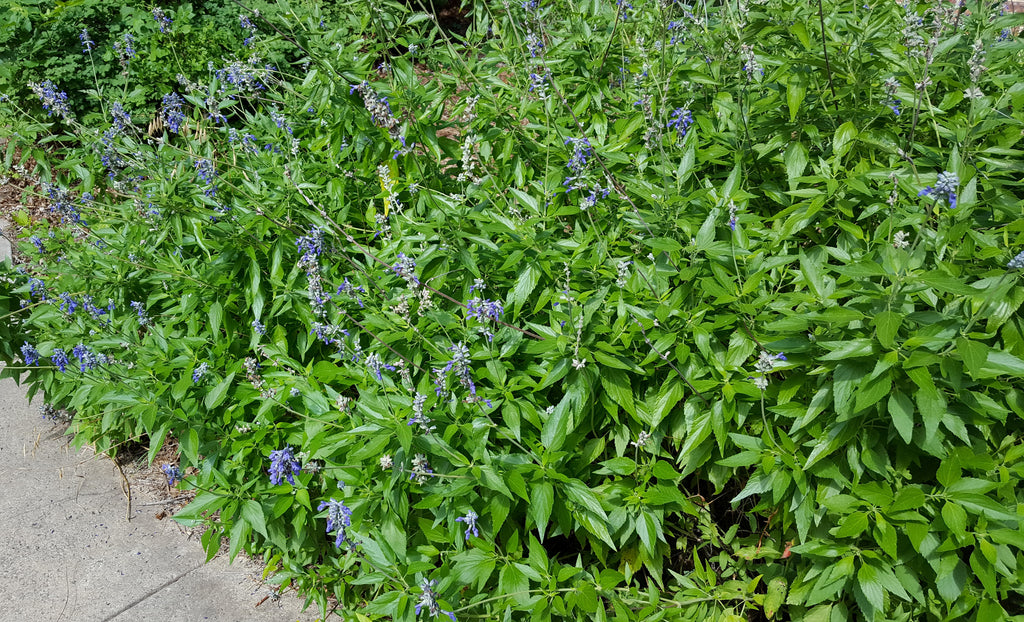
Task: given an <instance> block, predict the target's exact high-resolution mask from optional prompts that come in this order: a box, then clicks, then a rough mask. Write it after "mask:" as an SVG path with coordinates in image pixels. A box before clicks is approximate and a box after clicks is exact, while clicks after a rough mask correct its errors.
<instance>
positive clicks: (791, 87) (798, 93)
mask: <svg viewBox="0 0 1024 622" xmlns="http://www.w3.org/2000/svg"><path fill="white" fill-rule="evenodd" d="M805 97H807V78H806V77H805V76H804V74H803V73H793V74H792V75H790V76H789V83H788V84H787V85H786V104H787V105H788V106H789V122H790V123H792V122H793V121H795V120H796V114H797V112H799V111H800V104H802V103H804V98H805Z"/></svg>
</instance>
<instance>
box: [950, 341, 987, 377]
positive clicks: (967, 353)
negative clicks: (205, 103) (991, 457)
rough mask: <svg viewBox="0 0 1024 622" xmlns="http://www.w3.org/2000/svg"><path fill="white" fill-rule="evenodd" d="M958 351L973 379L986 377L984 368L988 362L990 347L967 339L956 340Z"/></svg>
mask: <svg viewBox="0 0 1024 622" xmlns="http://www.w3.org/2000/svg"><path fill="white" fill-rule="evenodd" d="M956 351H957V354H959V355H960V358H961V359H962V360H963V362H964V367H966V368H967V373H969V374H970V375H971V377H973V378H982V377H984V375H983V374H984V372H983V369H982V367H983V366H984V365H985V363H986V362H987V360H988V355H989V347H988V346H987V345H985V344H983V343H981V342H978V341H971V340H970V339H967V338H965V337H959V338H957V340H956Z"/></svg>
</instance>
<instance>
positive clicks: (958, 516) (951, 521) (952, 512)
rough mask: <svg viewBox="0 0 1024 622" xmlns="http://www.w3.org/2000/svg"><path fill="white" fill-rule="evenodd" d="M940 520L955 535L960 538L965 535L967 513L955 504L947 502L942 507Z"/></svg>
mask: <svg viewBox="0 0 1024 622" xmlns="http://www.w3.org/2000/svg"><path fill="white" fill-rule="evenodd" d="M942 520H943V522H945V523H946V527H948V528H949V530H950V531H952V532H953V533H954V534H955V535H957V536H959V537H961V538H962V537H964V536H965V535H966V534H967V512H966V511H964V509H963V508H962V507H960V506H959V505H957V504H956V503H953V502H952V501H947V502H946V503H945V504H944V505H943V506H942Z"/></svg>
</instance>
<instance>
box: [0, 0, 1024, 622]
mask: <svg viewBox="0 0 1024 622" xmlns="http://www.w3.org/2000/svg"><path fill="white" fill-rule="evenodd" d="M471 14H472V17H473V20H474V21H473V26H472V27H471V28H470V29H469V30H468V32H467V33H466V35H465V37H461V36H457V35H453V34H450V33H448V32H446V31H445V30H443V29H439V28H438V27H436V26H435V25H434V22H433V21H432V20H431V19H429V16H427V15H426V14H425V13H422V12H418V11H416V10H414V9H410V8H409V7H407V6H405V5H402V4H391V3H386V2H380V3H372V4H371V5H370V10H366V5H365V4H355V3H353V4H346V5H343V6H342V8H341V10H340V17H339V18H338V19H336V20H330V21H324V22H320V21H319V19H318V16H317V15H314V14H305V13H303V12H302V11H300V10H298V9H296V12H295V13H288V14H282V15H278V16H274V17H272V18H271V19H270V21H269V22H265V21H261V20H264V19H265V16H262V15H256V14H255V13H250V14H247V16H246V17H247V19H250V20H251V22H250V23H251V24H252V27H253V29H254V30H253V32H254V33H262V34H254V39H253V41H251V43H252V46H253V48H252V50H253V51H252V52H248V53H247V54H250V53H251V54H254V55H258V54H259V53H260V50H261V49H262V48H261V46H266V45H271V44H273V45H290V46H292V49H293V50H294V53H295V54H296V55H298V58H297V60H296V61H295V62H294V63H292V64H290V65H288V66H281V67H276V68H274V67H265V66H263V65H259V64H256V63H251V62H248V61H247V60H246V58H248V56H245V55H243V56H242V57H238V58H232V59H226V60H224V61H222V62H220V63H219V64H218V66H216V67H214V69H213V71H212V72H211V73H210V77H209V80H208V81H206V82H205V83H198V84H196V83H193V84H190V85H188V86H187V88H183V89H181V91H180V92H179V93H174V94H173V97H172V96H171V95H172V94H171V93H167V94H166V95H167V97H165V98H164V99H163V100H162V101H163V105H162V108H161V114H162V121H163V128H164V129H163V130H162V134H158V136H157V137H156V138H153V139H150V138H149V137H147V136H144V135H143V131H142V130H143V128H141V127H139V126H135V125H132V124H131V123H130V120H129V122H124V120H123V119H121V120H120V122H119V120H118V118H117V117H116V116H108V118H107V120H106V121H105V122H104V123H103V124H100V125H98V126H96V125H88V126H82V125H78V124H77V123H75V122H73V121H71V120H70V119H57V118H56V117H52V118H51V119H50V122H51V123H52V126H51V131H52V132H53V133H54V134H55V135H57V134H58V133H62V134H61V135H62V136H63V138H62V140H63V141H65V142H64V144H65V145H67V146H65V147H63V148H62V149H61V150H59V152H58V153H57V154H55V155H57V156H59V157H57V158H54V159H53V161H52V162H51V163H50V166H51V167H52V170H53V171H54V175H53V179H52V180H51V181H52V182H53V185H51V186H50V187H49V190H48V192H49V199H50V201H51V204H52V205H53V209H54V210H56V211H57V212H59V213H60V214H62V215H63V216H64V218H65V220H66V226H64V227H55V228H53V229H50V230H48V231H43V230H39V231H26V232H25V234H24V235H25V239H24V240H23V244H22V246H23V248H24V251H25V252H26V253H30V254H31V255H32V256H33V259H34V261H33V263H32V264H31V265H27V266H23V267H21V268H20V271H14V270H9V271H8V277H7V278H8V279H10V280H11V282H12V283H13V285H11V286H8V287H6V288H5V289H3V290H0V316H2V317H4V318H5V320H6V322H4V323H0V331H3V335H4V337H5V339H4V340H3V343H4V344H5V345H4V347H3V349H0V354H2V355H3V356H4V357H5V358H6V360H8V361H10V362H12V365H11V366H10V367H8V369H7V370H6V371H5V373H6V374H8V375H19V374H22V373H24V372H26V371H27V372H28V374H27V376H26V378H27V381H28V382H29V383H30V385H31V387H32V390H40V389H41V390H43V391H44V392H45V394H46V396H47V399H48V400H49V401H50V402H51V403H53V404H55V405H57V406H60V407H63V408H69V409H73V410H74V412H75V413H76V416H75V422H74V426H75V431H76V433H77V435H78V439H79V441H80V442H91V443H95V444H97V445H98V446H99V447H100V448H101V449H103V450H111V449H116V446H117V444H118V443H121V442H124V441H126V440H129V439H132V440H139V439H142V440H145V441H146V442H148V443H149V444H150V448H151V452H152V453H151V455H155V453H156V452H157V451H158V450H159V448H160V447H161V445H162V443H163V442H164V440H165V439H166V438H167V437H168V435H173V436H174V437H175V438H176V439H177V440H178V442H179V446H180V448H181V457H180V463H181V469H180V471H178V473H179V474H180V473H187V474H186V475H185V476H184V480H183V481H182V483H181V484H180V485H182V486H187V487H192V488H195V489H197V490H199V491H200V492H199V494H198V495H197V496H196V498H195V501H193V502H192V504H190V505H189V506H188V507H187V508H185V509H184V510H183V511H182V512H181V513H179V514H178V515H177V519H178V520H180V521H184V522H188V523H192V524H199V523H203V524H206V525H208V526H209V527H210V529H209V530H208V531H207V532H206V533H207V535H206V536H204V545H205V546H206V547H207V551H208V552H209V554H210V555H211V556H212V555H213V554H214V553H215V552H216V551H217V550H218V548H219V546H220V540H221V538H222V537H226V538H228V539H229V540H230V550H231V554H232V556H234V555H235V554H237V553H238V552H239V551H241V550H246V551H249V552H250V553H253V554H261V555H263V556H264V559H265V562H266V564H267V567H268V570H272V571H275V572H276V574H275V577H276V580H277V581H279V582H281V583H282V584H284V585H294V586H297V587H299V588H301V589H302V590H303V592H304V593H306V594H307V595H308V597H309V599H310V601H311V602H314V601H315V602H317V603H318V604H319V605H320V606H321V607H322V608H323V611H324V613H325V615H326V614H327V613H328V611H330V610H331V608H332V607H333V605H332V606H329V603H336V604H337V607H336V611H339V612H341V611H344V612H352V613H353V614H355V615H356V616H357V617H360V619H367V618H369V619H377V618H391V619H402V620H411V619H414V618H416V617H417V616H419V617H438V616H439V615H441V614H445V615H447V616H449V617H451V618H453V619H457V618H459V617H460V616H471V617H472V616H484V617H488V618H491V617H499V616H501V617H503V618H508V619H528V618H529V619H541V620H544V619H595V620H604V619H609V618H613V619H616V620H640V619H644V620H648V619H673V620H689V619H715V620H735V619H745V618H753V617H757V616H763V617H765V618H768V619H775V618H779V619H792V620H808V621H811V620H826V619H827V620H849V619H869V620H876V619H879V620H880V619H947V618H967V619H975V620H994V619H1000V618H1002V617H1008V616H1013V615H1019V614H1021V613H1022V611H1021V608H1022V605H1021V603H1022V600H1021V592H1020V581H1019V576H1020V564H1021V562H1022V561H1024V559H1022V550H1024V539H1022V536H1021V533H1022V532H1021V526H1020V518H1019V517H1020V515H1021V513H1020V510H1019V507H1021V506H1020V503H1021V501H1022V499H1021V493H1020V490H1021V486H1020V485H1019V481H1020V476H1021V472H1022V465H1024V461H1022V459H1024V450H1021V442H1020V441H1021V432H1022V425H1021V420H1022V417H1024V395H1022V393H1021V391H1020V389H1019V387H1018V386H1017V385H1018V384H1019V383H1018V382H1016V380H1017V378H1019V377H1020V376H1021V375H1022V374H1024V337H1022V335H1024V324H1022V322H1021V319H1020V315H1019V312H1018V310H1019V307H1020V305H1021V303H1022V302H1024V293H1021V288H1020V287H1017V284H1018V279H1019V278H1020V268H1021V265H1020V263H1021V262H1020V260H1019V258H1017V259H1015V257H1017V256H1018V254H1019V253H1020V251H1021V250H1022V247H1024V239H1022V236H1021V231H1022V230H1024V229H1022V225H1021V223H1022V218H1021V207H1022V205H1024V204H1022V199H1021V186H1020V181H1019V178H1020V175H1019V172H1020V171H1019V169H1020V167H1019V165H1018V164H1017V160H1018V159H1019V155H1020V152H1019V149H1018V148H1017V144H1018V143H1019V141H1020V139H1021V132H1020V126H1021V123H1022V122H1024V118H1022V116H1021V112H1020V110H1021V109H1022V105H1024V88H1021V87H1020V83H1019V81H1018V80H1017V79H1016V78H1017V77H1018V76H1017V73H1019V71H1018V69H1017V68H1018V67H1019V63H1020V60H1021V54H1022V48H1021V45H1020V41H1019V39H1016V38H1014V37H1013V35H1012V28H1013V27H1014V26H1015V25H1017V24H1019V23H1020V21H1021V20H1020V18H1019V17H1017V16H1014V15H994V14H993V15H987V14H983V13H981V12H977V11H973V12H971V13H968V12H962V11H959V10H958V9H955V8H946V7H944V6H939V7H927V8H926V7H915V6H912V5H908V6H906V7H903V6H900V5H898V4H896V3H891V4H889V3H882V4H879V5H877V6H867V7H850V6H846V5H844V4H841V3H822V4H821V5H817V6H810V5H793V4H787V3H781V2H769V3H763V4H744V3H740V4H739V5H735V4H725V5H721V6H707V5H697V6H688V5H681V4H670V5H661V4H657V3H629V2H620V3H617V4H603V3H597V2H594V3H583V4H576V3H572V2H552V3H546V4H542V3H537V2H527V3H524V4H523V5H521V6H513V5H500V4H495V3H477V4H475V5H474V6H473V8H472V13H471ZM242 23H243V24H244V22H242ZM271 33H273V34H271ZM822 37H824V39H822ZM396 41H397V42H398V47H397V48H396V47H395V43H394V42H396ZM826 54H827V55H828V58H827V59H826ZM163 95H165V94H161V96H163ZM23 107H24V106H23ZM107 109H108V110H110V109H111V108H107ZM26 123H27V121H26ZM32 236H34V237H32ZM22 343H24V344H25V345H26V346H28V347H29V348H30V349H29V350H26V349H24V348H22V349H21V350H19V349H18V348H21V344H22ZM7 344H13V345H7ZM16 361H20V363H15V362H16ZM185 467H195V468H194V470H188V469H186V468H185Z"/></svg>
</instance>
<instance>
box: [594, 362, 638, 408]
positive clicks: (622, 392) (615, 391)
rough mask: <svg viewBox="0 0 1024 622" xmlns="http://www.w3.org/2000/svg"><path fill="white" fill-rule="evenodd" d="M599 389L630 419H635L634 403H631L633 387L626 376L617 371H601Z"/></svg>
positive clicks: (608, 369)
mask: <svg viewBox="0 0 1024 622" xmlns="http://www.w3.org/2000/svg"><path fill="white" fill-rule="evenodd" d="M601 387H602V388H604V390H605V392H606V393H608V396H609V397H611V398H612V400H613V401H614V402H615V403H616V404H618V405H619V406H621V407H622V409H623V410H625V411H626V412H627V413H629V415H630V416H631V417H636V403H635V402H634V401H633V387H632V386H631V384H630V382H629V375H628V374H626V373H625V372H623V371H621V370H619V369H610V368H606V369H602V370H601Z"/></svg>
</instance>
